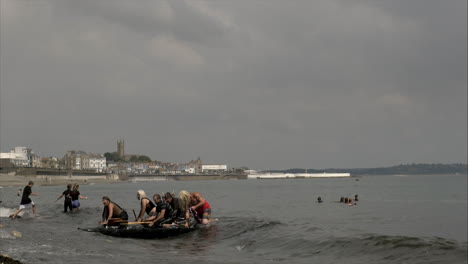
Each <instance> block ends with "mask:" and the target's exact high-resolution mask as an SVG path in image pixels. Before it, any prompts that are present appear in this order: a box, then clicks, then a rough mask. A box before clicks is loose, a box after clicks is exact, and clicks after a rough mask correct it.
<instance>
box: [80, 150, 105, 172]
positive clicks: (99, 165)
mask: <svg viewBox="0 0 468 264" xmlns="http://www.w3.org/2000/svg"><path fill="white" fill-rule="evenodd" d="M83 161H86V163H87V164H86V165H85V164H84V163H83V169H92V170H96V171H97V172H101V171H103V169H105V168H106V167H107V166H106V164H107V160H106V157H104V155H100V154H88V155H87V157H86V158H84V157H83Z"/></svg>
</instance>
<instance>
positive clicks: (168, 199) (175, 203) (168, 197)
mask: <svg viewBox="0 0 468 264" xmlns="http://www.w3.org/2000/svg"><path fill="white" fill-rule="evenodd" d="M164 199H165V200H166V202H167V203H168V204H170V205H171V207H172V209H173V210H174V215H173V217H175V218H179V217H180V216H181V210H180V205H179V198H178V197H174V196H173V195H172V194H171V193H170V192H167V193H166V194H165V195H164Z"/></svg>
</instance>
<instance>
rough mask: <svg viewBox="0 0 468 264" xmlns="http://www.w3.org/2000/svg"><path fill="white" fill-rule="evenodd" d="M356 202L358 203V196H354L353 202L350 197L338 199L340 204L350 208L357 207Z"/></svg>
mask: <svg viewBox="0 0 468 264" xmlns="http://www.w3.org/2000/svg"><path fill="white" fill-rule="evenodd" d="M357 201H359V198H358V195H357V194H356V195H354V200H353V198H350V197H341V198H340V203H345V204H347V205H349V206H352V205H357Z"/></svg>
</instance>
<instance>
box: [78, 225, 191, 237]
mask: <svg viewBox="0 0 468 264" xmlns="http://www.w3.org/2000/svg"><path fill="white" fill-rule="evenodd" d="M78 229H80V230H83V231H87V232H99V233H101V234H103V235H106V236H114V237H126V238H144V239H153V238H167V237H172V236H178V235H181V234H185V233H188V232H191V231H194V230H196V229H197V226H195V227H191V228H179V227H175V226H174V227H167V228H163V227H155V228H152V227H143V226H125V227H121V226H120V227H117V226H108V227H96V228H78Z"/></svg>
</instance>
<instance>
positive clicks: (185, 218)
mask: <svg viewBox="0 0 468 264" xmlns="http://www.w3.org/2000/svg"><path fill="white" fill-rule="evenodd" d="M179 210H180V218H176V221H175V222H173V223H172V224H165V225H163V226H164V227H171V226H177V227H186V228H189V227H190V228H191V227H194V226H195V225H196V224H197V221H196V220H195V218H194V214H193V211H192V209H190V193H189V192H187V191H180V193H179Z"/></svg>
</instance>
